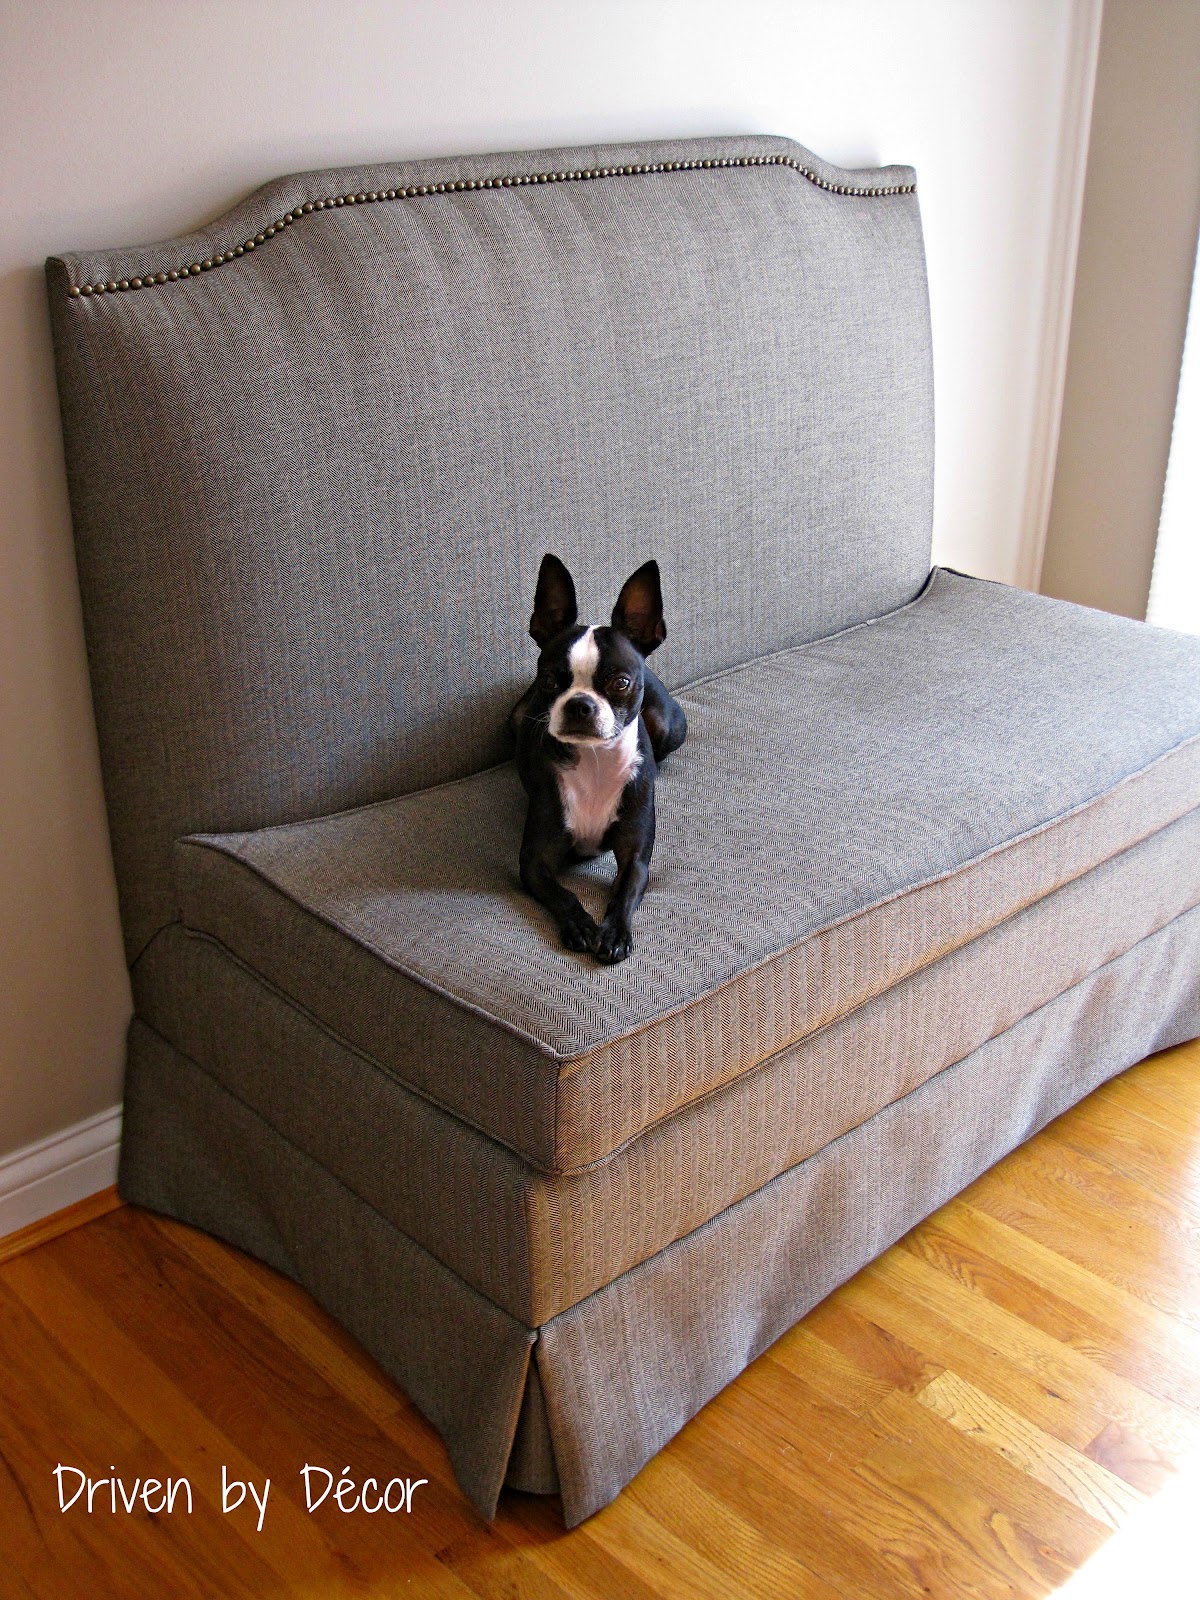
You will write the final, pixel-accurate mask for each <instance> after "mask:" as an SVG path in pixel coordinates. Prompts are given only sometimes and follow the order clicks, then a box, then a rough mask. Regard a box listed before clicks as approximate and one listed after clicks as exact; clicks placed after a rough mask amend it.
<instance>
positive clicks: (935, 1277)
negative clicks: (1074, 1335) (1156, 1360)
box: [854, 1248, 1200, 1457]
mask: <svg viewBox="0 0 1200 1600" xmlns="http://www.w3.org/2000/svg"><path fill="white" fill-rule="evenodd" d="M877 1287H878V1288H881V1289H884V1290H890V1291H891V1293H892V1294H893V1296H896V1295H898V1296H900V1297H902V1298H904V1299H905V1300H906V1301H907V1302H908V1303H910V1304H912V1305H913V1306H914V1317H915V1318H916V1319H917V1320H918V1321H919V1322H920V1324H921V1326H922V1329H923V1330H924V1329H926V1328H927V1327H929V1326H930V1325H931V1324H930V1318H931V1317H932V1318H935V1319H937V1322H938V1323H940V1326H941V1328H942V1330H944V1332H943V1337H942V1338H941V1340H940V1341H939V1345H940V1348H939V1349H938V1350H937V1351H931V1353H933V1354H935V1355H936V1357H937V1359H939V1360H942V1361H943V1363H944V1365H945V1366H947V1367H949V1368H952V1369H953V1370H955V1371H957V1372H959V1373H960V1374H961V1375H962V1376H963V1377H966V1378H968V1379H969V1380H970V1381H972V1382H974V1383H976V1384H977V1385H978V1386H979V1387H981V1388H983V1389H986V1390H988V1391H989V1392H992V1393H993V1394H994V1395H995V1398H997V1399H1002V1400H1003V1401H1004V1403H1005V1404H1007V1405H1009V1406H1010V1408H1011V1409H1014V1410H1016V1411H1018V1412H1021V1413H1022V1414H1026V1415H1028V1416H1029V1417H1030V1419H1031V1420H1032V1421H1034V1422H1036V1424H1037V1426H1038V1427H1040V1428H1042V1429H1044V1431H1045V1432H1047V1433H1050V1434H1052V1435H1053V1436H1054V1437H1056V1438H1058V1439H1061V1440H1062V1442H1063V1443H1064V1444H1068V1445H1072V1446H1074V1447H1076V1448H1082V1447H1083V1446H1084V1445H1085V1444H1087V1443H1088V1441H1089V1440H1091V1439H1093V1438H1095V1436H1096V1434H1097V1433H1099V1432H1100V1431H1101V1430H1102V1429H1103V1428H1105V1427H1106V1426H1107V1425H1108V1424H1109V1423H1110V1422H1119V1423H1121V1424H1122V1425H1123V1426H1126V1427H1128V1428H1130V1429H1132V1430H1133V1431H1134V1432H1135V1433H1137V1434H1139V1435H1140V1436H1141V1437H1143V1438H1146V1439H1148V1440H1150V1441H1151V1442H1153V1443H1154V1444H1156V1445H1157V1446H1159V1447H1160V1448H1161V1449H1162V1450H1163V1451H1164V1452H1166V1453H1167V1455H1168V1456H1171V1457H1182V1456H1184V1455H1187V1454H1189V1453H1190V1452H1192V1451H1193V1450H1195V1449H1196V1448H1197V1447H1200V1419H1197V1417H1196V1416H1194V1415H1193V1414H1191V1413H1189V1412H1188V1411H1187V1410H1185V1409H1184V1408H1183V1407H1182V1406H1177V1405H1174V1404H1172V1403H1171V1402H1170V1401H1168V1400H1162V1399H1160V1398H1159V1397H1157V1396H1156V1395H1153V1394H1150V1393H1149V1392H1148V1391H1147V1390H1145V1389H1143V1388H1140V1387H1139V1386H1138V1385H1137V1384H1134V1383H1130V1382H1129V1381H1128V1380H1127V1379H1126V1378H1123V1377H1121V1376H1120V1375H1119V1374H1117V1373H1114V1372H1111V1371H1109V1369H1108V1368H1106V1367H1104V1366H1101V1365H1100V1364H1099V1363H1098V1362H1096V1361H1093V1360H1091V1359H1090V1357H1088V1356H1085V1355H1083V1354H1082V1353H1081V1352H1080V1351H1079V1350H1076V1349H1074V1348H1073V1347H1072V1346H1070V1345H1067V1344H1063V1343H1062V1342H1060V1341H1059V1340H1057V1339H1055V1338H1053V1337H1052V1336H1051V1335H1049V1334H1047V1333H1044V1332H1043V1331H1042V1330H1041V1329H1040V1328H1038V1327H1035V1326H1034V1325H1033V1324H1031V1323H1029V1322H1027V1321H1026V1320H1025V1319H1024V1318H1022V1317H1019V1316H1015V1315H1014V1314H1013V1313H1012V1312H1010V1311H1006V1310H1005V1309H1003V1307H1001V1306H998V1305H996V1304H994V1303H993V1302H992V1301H990V1300H988V1299H986V1298H984V1297H982V1296H977V1295H974V1294H973V1293H972V1292H971V1291H970V1290H969V1289H967V1288H966V1287H965V1286H964V1285H963V1284H962V1283H960V1282H959V1281H958V1280H957V1278H955V1277H954V1276H953V1275H952V1274H950V1273H945V1272H941V1271H939V1270H938V1269H937V1268H935V1267H932V1266H931V1265H930V1264H929V1263H928V1261H926V1260H924V1259H922V1257H921V1255H920V1253H919V1251H913V1250H911V1249H908V1248H903V1249H899V1250H894V1251H889V1252H888V1254H887V1255H886V1256H883V1257H881V1258H880V1259H879V1261H877V1262H874V1263H873V1264H872V1265H871V1266H870V1267H868V1268H866V1269H865V1271H864V1272H863V1273H862V1274H860V1277H859V1279H857V1280H855V1285H854V1289H855V1293H856V1294H857V1293H859V1292H861V1294H862V1296H863V1297H867V1298H869V1297H870V1296H871V1294H872V1292H873V1290H874V1289H876V1288H877ZM964 1314H965V1315H966V1316H967V1318H968V1320H969V1323H970V1327H971V1332H970V1334H963V1335H962V1336H961V1337H960V1338H958V1337H956V1335H955V1331H954V1330H955V1329H956V1325H957V1324H959V1323H961V1321H962V1319H963V1317H964ZM929 1336H930V1335H929V1334H928V1333H927V1332H923V1337H926V1338H928V1337H929ZM989 1352H995V1353H998V1354H999V1355H1000V1356H1001V1357H1002V1358H1003V1359H1002V1360H1001V1361H996V1360H995V1358H994V1355H993V1354H990V1353H989ZM968 1368H969V1370H968ZM993 1368H994V1369H995V1371H996V1373H997V1375H998V1376H999V1378H1000V1379H1001V1380H1002V1381H1004V1380H1005V1379H1006V1377H1007V1375H1009V1374H1012V1375H1013V1376H1014V1377H1015V1379H1016V1382H1015V1383H1014V1384H1013V1385H1011V1386H1010V1393H1011V1394H1012V1398H1010V1397H1009V1394H1005V1395H1001V1394H1000V1393H999V1392H998V1390H997V1389H996V1386H995V1382H994V1380H993V1378H992V1377H991V1376H990V1374H991V1371H992V1369H993Z"/></svg>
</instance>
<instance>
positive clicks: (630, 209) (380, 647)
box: [47, 136, 933, 957]
mask: <svg viewBox="0 0 1200 1600" xmlns="http://www.w3.org/2000/svg"><path fill="white" fill-rule="evenodd" d="M914 191H915V179H914V175H913V172H912V170H911V168H908V167H884V168H878V169H865V170H859V171H847V170H843V169H841V168H838V167H835V166H832V165H831V164H830V163H828V162H825V161H822V160H820V159H819V158H818V157H817V156H815V155H813V154H811V153H810V152H809V151H807V150H805V149H804V148H803V147H802V146H800V145H797V144H794V143H792V142H791V141H790V140H787V139H782V138H773V137H760V136H747V137H742V138H714V139H693V140H678V141H659V142H654V143H647V144H637V145H632V144H622V145H595V146H585V147H581V148H576V149H565V150H564V149H560V150H543V151H533V152H517V153H511V154H504V155H482V156H462V157H452V158H451V157H447V158H440V159H435V160H427V161H417V162H397V163H388V164H384V165H377V166H370V167H355V168H342V169H335V170H332V171H326V172H309V173H300V174H296V175H294V176H291V177H286V178H280V179H278V180H276V181H275V182H273V183H270V184H267V185H265V186H264V187H263V188H261V189H258V190H256V191H255V192H254V193H253V194H251V195H250V196H249V197H248V198H247V199H245V200H243V201H242V202H240V203H239V204H238V205H237V206H235V207H234V208H233V209H232V210H230V211H228V212H226V213H225V214H224V215H223V216H221V217H218V218H217V219H216V220H215V221H214V222H212V223H211V224H210V225H209V226H207V227H205V228H203V229H200V230H198V231H197V232H195V233H192V234H188V235H186V236H185V237H183V238H179V239H173V240H166V241H163V242H161V243H158V244H151V245H141V246H136V247H129V248H117V249H106V250H92V251H82V252H76V253H69V254H64V255H62V256H59V257H56V258H54V259H52V260H51V261H50V262H49V263H48V264H47V273H48V283H49V290H50V303H51V312H52V318H53V324H54V333H55V349H56V358H57V363H58V372H59V390H60V396H61V401H62V412H63V424H64V436H65V441H66V447H67V464H68V472H69V478H70V486H71V499H72V508H73V514H74V519H75V532H76V542H77V548H78V553H79V571H80V583H81V589H82V592H83V600H84V616H85V623H86V627H87V634H88V647H89V657H90V662H91V669H92V679H93V689H94V697H95V704H96V713H97V721H98V725H99V731H100V740H101V751H102V756H103V762H104V773H105V786H106V792H107V796H108V803H109V813H110V820H111V825H112V835H113V845H114V852H115V856H116V863H117V873H118V882H119V885H120V889H121V900H122V915H123V918H124V921H125V928H126V934H127V940H128V948H129V953H130V955H131V957H132V956H134V955H136V953H137V952H138V951H139V950H141V949H142V948H143V947H144V946H145V944H146V943H147V941H148V940H149V939H150V938H151V937H152V936H153V935H154V933H155V932H156V930H157V929H158V928H160V927H162V926H163V925H164V924H165V923H167V922H169V921H170V920H172V918H173V917H174V915H175V898H174V893H173V890H172V886H171V881H170V847H171V844H172V842H173V841H174V839H176V838H178V837H180V836H181V835H183V834H186V833H190V832H194V831H208V832H213V831H221V830H225V829H245V828H253V827H259V826H264V825H267V824H270V823H275V822H281V821H288V820H294V819H296V818H298V817H303V816H310V815H317V814H320V813H322V812H327V811H332V810H337V809H340V808H344V807H347V806H352V805H357V804H360V803H365V802H368V801H371V800H375V799H378V798H381V797H383V796H385V795H389V794H396V793H400V792H403V791H406V790H411V789H414V788H419V787H423V786H425V785H427V784H430V783H436V782H439V781H442V780H445V779H452V778H456V777H460V776H464V775H466V774H468V773H470V772H473V771H477V770H479V769H480V768H482V767H484V766H486V765H488V764H490V763H492V762H494V761H496V760H499V759H502V758H503V756H504V755H505V753H506V743H505V732H504V718H505V713H506V711H507V709H508V705H509V704H510V702H511V700H512V699H513V698H515V696H516V694H517V692H519V690H520V688H521V687H522V686H523V684H524V683H525V682H526V681H527V680H528V677H529V676H530V674H531V670H532V664H533V660H534V656H535V652H534V649H533V646H532V644H531V642H530V641H529V639H528V637H527V635H526V632H525V628H526V622H527V619H528V615H529V610H530V606H531V603H532V594H533V584H534V580H535V577H536V573H537V568H538V563H539V561H540V559H541V556H542V554H543V552H544V551H545V550H554V551H556V552H557V553H558V554H559V555H560V556H562V558H563V559H564V560H565V561H566V562H567V564H568V566H570V567H571V569H572V571H573V572H574V573H575V576H576V579H577V582H578V584H579V588H580V592H581V600H582V601H583V604H584V608H585V609H586V610H587V611H588V613H589V616H590V618H591V620H603V618H604V617H606V616H607V613H608V610H609V609H610V608H611V605H612V602H613V599H614V598H615V595H616V592H617V589H618V588H619V586H620V583H621V581H622V580H623V578H624V577H626V576H627V575H628V573H629V572H631V571H632V570H633V569H634V568H635V567H636V566H638V565H640V564H641V562H642V561H644V560H646V559H647V558H648V557H650V556H654V557H656V558H657V559H658V562H659V565H660V567H661V569H662V572H663V583H664V593H665V596H666V605H667V623H668V630H669V638H668V641H667V643H666V645H665V646H664V647H663V649H662V651H661V652H660V653H659V655H657V656H656V657H655V665H656V667H658V668H659V670H660V671H661V673H662V674H663V676H664V677H665V678H666V679H667V680H668V681H669V682H671V683H672V684H676V685H677V684H679V683H680V682H682V681H685V680H687V679H689V678H693V677H696V676H698V675H700V674H702V673H705V672H711V671H713V670H716V669H719V668H721V667H723V666H727V665H732V664H734V663H736V662H739V661H744V660H746V659H748V658H750V657H752V656H755V655H758V654H760V653H763V652H765V651H769V650H774V649H779V648H782V647H786V646H787V645H790V644H796V643H800V642H803V641H804V640H807V639H811V638H815V637H818V636H820V635H822V634H826V633H830V632H833V631H834V630H836V629H837V628H840V627H844V626H847V625H849V624H852V623H855V622H859V621H863V620H866V619H867V618H870V617H872V616H878V615H880V614H881V613H882V612H884V611H887V610H890V609H891V608H892V607H894V606H896V605H899V604H902V603H903V602H904V601H906V600H907V599H909V598H911V597H912V595H913V594H914V593H916V591H917V590H918V589H919V588H920V586H921V584H922V583H923V581H924V579H925V577H926V575H927V573H928V568H929V540H930V526H931V517H932V466H933V404H932V374H931V357H930V339H929V322H928V303H927V292H926V285H925V269H924V254H923V248H922V242H921V231H920V218H919V213H918V210H917V201H916V195H915V192H914Z"/></svg>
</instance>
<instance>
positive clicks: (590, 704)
mask: <svg viewBox="0 0 1200 1600" xmlns="http://www.w3.org/2000/svg"><path fill="white" fill-rule="evenodd" d="M563 715H564V716H567V717H575V718H578V719H579V720H580V721H588V722H590V721H591V719H592V718H593V717H594V716H595V715H596V706H595V702H594V701H592V700H589V699H588V697H587V695H585V694H573V695H572V696H571V698H570V699H569V700H564V701H563Z"/></svg>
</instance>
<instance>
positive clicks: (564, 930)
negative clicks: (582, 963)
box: [559, 906, 600, 950]
mask: <svg viewBox="0 0 1200 1600" xmlns="http://www.w3.org/2000/svg"><path fill="white" fill-rule="evenodd" d="M559 932H560V933H561V934H562V942H563V943H564V944H565V945H566V947H567V949H568V950H594V949H595V948H596V941H597V939H598V938H599V937H600V926H599V924H598V923H597V921H596V919H595V917H593V916H592V915H591V913H590V912H588V911H585V910H584V909H583V907H582V906H576V907H575V909H574V910H572V911H568V912H567V914H566V915H565V916H564V917H563V919H562V922H561V924H560V925H559Z"/></svg>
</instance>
